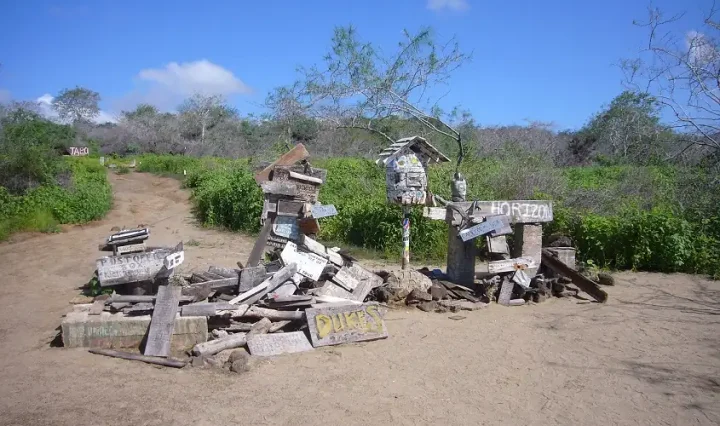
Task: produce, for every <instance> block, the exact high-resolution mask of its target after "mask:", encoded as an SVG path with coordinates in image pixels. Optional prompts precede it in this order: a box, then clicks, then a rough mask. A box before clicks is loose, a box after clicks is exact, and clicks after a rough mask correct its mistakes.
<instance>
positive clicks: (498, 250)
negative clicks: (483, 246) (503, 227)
mask: <svg viewBox="0 0 720 426" xmlns="http://www.w3.org/2000/svg"><path fill="white" fill-rule="evenodd" d="M487 247H488V252H489V253H493V254H510V248H509V247H508V243H507V237H506V236H505V235H500V236H497V237H490V236H488V237H487Z"/></svg>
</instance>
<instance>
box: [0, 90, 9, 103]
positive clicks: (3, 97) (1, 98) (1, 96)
mask: <svg viewBox="0 0 720 426" xmlns="http://www.w3.org/2000/svg"><path fill="white" fill-rule="evenodd" d="M11 99H12V94H11V93H10V91H9V90H7V89H2V88H0V104H3V103H5V102H10V100H11Z"/></svg>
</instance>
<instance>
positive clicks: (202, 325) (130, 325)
mask: <svg viewBox="0 0 720 426" xmlns="http://www.w3.org/2000/svg"><path fill="white" fill-rule="evenodd" d="M148 327H150V315H140V316H132V317H126V316H124V315H123V314H122V313H114V314H113V313H110V312H102V313H101V314H100V315H88V312H70V313H68V314H67V315H66V316H65V318H63V320H62V323H61V329H62V340H63V345H64V346H65V347H66V348H106V349H115V348H139V347H140V344H141V342H142V341H143V339H144V338H145V336H146V335H147V332H148ZM207 338H208V328H207V318H205V317H180V316H179V315H178V316H176V318H175V326H174V328H173V334H172V338H171V350H172V351H185V350H187V349H191V348H192V347H193V346H194V345H196V344H198V343H203V342H205V341H207Z"/></svg>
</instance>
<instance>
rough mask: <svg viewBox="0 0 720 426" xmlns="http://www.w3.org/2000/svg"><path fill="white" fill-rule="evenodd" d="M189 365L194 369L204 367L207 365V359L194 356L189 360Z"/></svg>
mask: <svg viewBox="0 0 720 426" xmlns="http://www.w3.org/2000/svg"><path fill="white" fill-rule="evenodd" d="M190 365H192V366H193V367H195V368H199V367H205V366H206V365H207V359H206V358H205V357H204V356H194V357H192V359H191V360H190Z"/></svg>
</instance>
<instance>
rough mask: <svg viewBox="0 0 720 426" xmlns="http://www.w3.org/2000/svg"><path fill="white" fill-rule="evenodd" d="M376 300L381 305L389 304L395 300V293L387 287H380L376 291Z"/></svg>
mask: <svg viewBox="0 0 720 426" xmlns="http://www.w3.org/2000/svg"><path fill="white" fill-rule="evenodd" d="M374 292H375V299H376V300H377V301H378V302H380V303H388V302H389V301H390V299H392V298H393V293H392V292H390V289H388V288H387V287H378V288H376V289H375V290H374Z"/></svg>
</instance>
